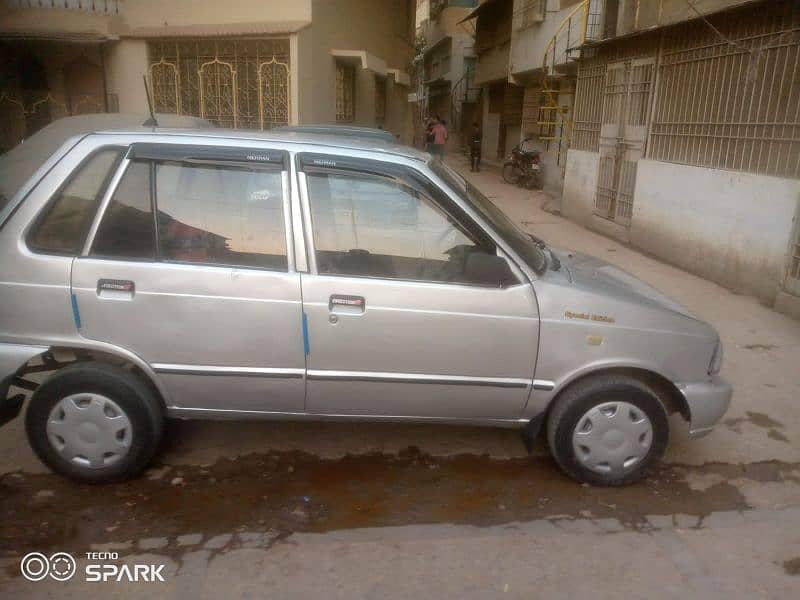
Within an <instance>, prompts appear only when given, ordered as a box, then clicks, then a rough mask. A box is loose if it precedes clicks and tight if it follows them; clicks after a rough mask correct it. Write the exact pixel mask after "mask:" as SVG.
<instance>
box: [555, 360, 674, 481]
mask: <svg viewBox="0 0 800 600" xmlns="http://www.w3.org/2000/svg"><path fill="white" fill-rule="evenodd" d="M668 438H669V422H668V419H667V412H666V410H665V409H664V406H663V404H662V403H661V401H660V400H659V399H658V396H656V395H655V394H654V393H653V391H652V390H651V389H650V388H649V387H648V386H646V385H645V384H643V383H642V382H640V381H638V380H636V379H634V378H631V377H627V376H621V375H607V376H599V377H593V378H589V379H586V380H583V381H580V382H578V383H576V384H575V385H573V386H572V387H570V388H568V389H567V390H566V391H565V392H564V393H563V394H562V395H561V396H560V397H559V398H558V400H557V401H556V404H555V405H554V406H553V407H552V409H551V410H550V414H549V416H548V420H547V440H548V443H549V445H550V451H551V453H552V455H553V458H554V459H555V460H556V462H557V463H558V465H559V466H560V467H561V468H562V469H563V470H564V472H565V473H567V475H569V476H570V477H572V478H573V479H576V480H577V481H581V482H585V483H591V484H594V485H625V484H628V483H632V482H634V481H638V480H639V479H641V478H642V477H644V476H645V475H646V474H647V471H648V469H649V468H650V467H651V466H652V465H653V464H654V463H656V462H657V461H658V460H659V459H660V458H661V456H662V455H663V454H664V450H665V448H666V445H667V441H668Z"/></svg>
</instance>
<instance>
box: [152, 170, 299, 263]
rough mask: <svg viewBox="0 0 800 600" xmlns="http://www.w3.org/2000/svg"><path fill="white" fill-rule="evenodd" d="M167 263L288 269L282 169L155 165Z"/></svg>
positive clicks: (161, 238)
mask: <svg viewBox="0 0 800 600" xmlns="http://www.w3.org/2000/svg"><path fill="white" fill-rule="evenodd" d="M155 168H156V186H155V187H156V205H157V206H158V246H159V251H160V257H161V258H163V259H165V260H174V261H181V262H192V263H204V264H213V265H226V266H241V267H259V268H265V269H271V270H282V271H286V270H288V258H287V252H286V232H285V228H284V219H283V187H282V177H281V171H280V169H278V168H266V167H260V166H253V167H249V166H235V165H224V164H206V163H183V162H172V161H162V162H157V163H156V167H155Z"/></svg>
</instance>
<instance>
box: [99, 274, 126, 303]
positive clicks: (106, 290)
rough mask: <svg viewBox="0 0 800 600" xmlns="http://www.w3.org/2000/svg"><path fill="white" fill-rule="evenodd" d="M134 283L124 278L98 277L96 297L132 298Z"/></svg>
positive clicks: (108, 298) (110, 298) (109, 298)
mask: <svg viewBox="0 0 800 600" xmlns="http://www.w3.org/2000/svg"><path fill="white" fill-rule="evenodd" d="M135 293H136V284H135V283H133V282H132V281H128V280H125V279H100V280H99V281H98V282H97V297H98V298H103V299H106V300H133V296H134V295H135Z"/></svg>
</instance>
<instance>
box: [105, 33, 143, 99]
mask: <svg viewBox="0 0 800 600" xmlns="http://www.w3.org/2000/svg"><path fill="white" fill-rule="evenodd" d="M104 48H105V66H106V85H107V86H108V93H109V94H117V97H118V100H119V111H120V112H133V113H146V112H147V110H148V109H147V95H146V93H145V90H144V83H143V82H142V75H144V74H146V73H147V67H148V59H147V43H146V42H145V41H144V40H122V41H119V42H111V43H109V44H107V45H106V46H104Z"/></svg>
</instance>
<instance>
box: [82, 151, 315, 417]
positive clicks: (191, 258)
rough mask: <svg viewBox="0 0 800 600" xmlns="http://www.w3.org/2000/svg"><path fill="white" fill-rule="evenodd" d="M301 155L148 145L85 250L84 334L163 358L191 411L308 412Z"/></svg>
mask: <svg viewBox="0 0 800 600" xmlns="http://www.w3.org/2000/svg"><path fill="white" fill-rule="evenodd" d="M287 165H288V159H287V156H286V155H285V154H284V153H281V152H277V151H269V150H265V149H238V148H214V147H209V146H182V145H167V144H163V145H162V144H134V145H133V146H132V147H131V150H130V152H129V153H128V156H127V157H126V159H125V160H124V161H123V164H122V165H121V167H120V172H119V173H118V175H117V176H116V178H115V179H116V180H117V181H118V183H116V185H115V183H114V182H112V185H111V190H113V194H112V193H111V192H108V193H107V194H106V196H107V197H106V198H105V199H104V201H103V203H102V206H101V211H100V212H101V214H100V215H99V217H98V218H97V219H96V222H95V224H94V225H93V227H92V231H91V232H90V235H89V239H88V241H87V247H86V248H85V249H84V252H83V255H82V256H80V257H78V258H77V259H75V262H74V265H73V269H72V293H73V294H74V302H75V308H76V311H77V312H76V314H77V315H78V316H79V318H80V332H81V334H82V335H83V336H85V337H87V338H91V339H94V340H99V341H101V342H106V343H109V344H113V345H115V346H119V347H123V348H125V349H127V350H130V351H131V352H134V353H136V354H138V355H139V356H140V357H142V358H143V359H144V360H146V361H147V362H148V363H150V364H151V365H152V366H153V368H154V369H155V370H156V371H157V372H158V373H159V376H160V377H161V378H162V379H163V381H164V383H165V385H166V388H167V390H168V392H169V395H170V398H169V403H170V407H171V408H172V409H173V411H174V412H177V413H178V414H180V412H179V411H180V410H185V411H188V410H190V409H192V410H197V409H200V410H204V411H209V412H213V413H214V414H219V415H221V416H224V415H225V414H226V413H236V412H240V411H246V412H250V411H252V412H302V411H303V409H304V392H305V389H304V387H305V386H304V379H303V376H304V373H305V355H304V352H303V338H302V312H301V303H300V276H299V274H298V273H296V272H294V269H293V268H292V261H291V252H288V251H287V248H289V247H290V244H289V242H288V238H287V230H288V229H289V228H288V227H287V226H286V223H287V222H288V220H287V215H288V213H289V208H288V195H289V194H288V189H287V187H288V176H287V175H286V171H285V169H286V166H287Z"/></svg>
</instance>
